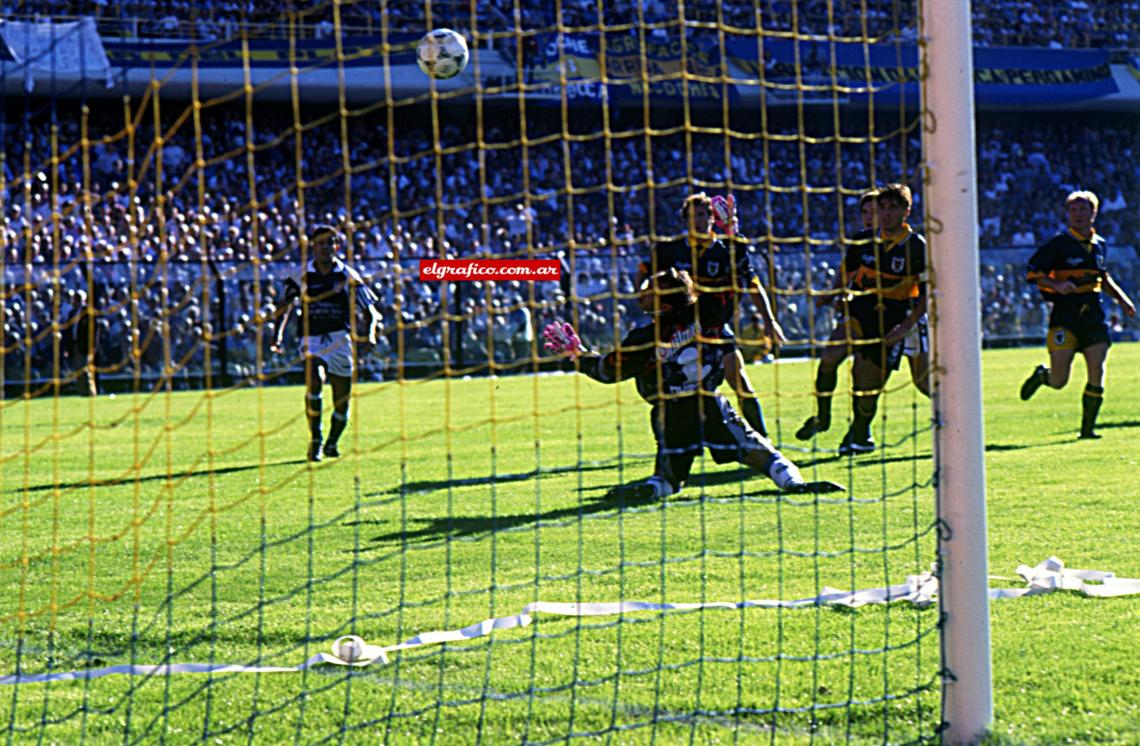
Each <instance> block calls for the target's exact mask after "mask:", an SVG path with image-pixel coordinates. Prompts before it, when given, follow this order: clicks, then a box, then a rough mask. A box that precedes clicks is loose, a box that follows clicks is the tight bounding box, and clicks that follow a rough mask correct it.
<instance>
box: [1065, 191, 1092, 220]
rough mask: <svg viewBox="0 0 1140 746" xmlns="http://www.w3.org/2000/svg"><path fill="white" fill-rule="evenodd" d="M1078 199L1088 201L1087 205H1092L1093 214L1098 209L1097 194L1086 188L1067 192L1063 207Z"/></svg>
mask: <svg viewBox="0 0 1140 746" xmlns="http://www.w3.org/2000/svg"><path fill="white" fill-rule="evenodd" d="M1079 199H1083V200H1084V201H1085V202H1088V203H1089V206H1090V207H1092V211H1093V214H1094V215H1095V214H1096V211H1097V210H1099V209H1100V200H1099V199H1097V196H1096V195H1095V194H1093V193H1092V192H1090V191H1089V190H1087V189H1084V190H1077V191H1075V192H1069V196H1068V197H1065V207H1068V206H1069V205H1070V204H1071V203H1073V202H1076V201H1077V200H1079Z"/></svg>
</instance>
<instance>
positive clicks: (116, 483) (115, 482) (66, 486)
mask: <svg viewBox="0 0 1140 746" xmlns="http://www.w3.org/2000/svg"><path fill="white" fill-rule="evenodd" d="M304 463H306V461H305V459H303V458H298V459H291V460H289V461H274V462H273V463H267V464H246V465H245V466H223V467H222V468H220V469H199V470H198V471H191V472H180V471H175V472H174V473H173V474H171V475H170V477H171V478H173V479H177V480H181V479H186V478H189V477H205V476H208V475H210V474H213V475H215V476H216V475H219V474H236V473H238V472H241V471H250V470H252V469H260V468H261V467H262V466H266V467H269V466H296V465H298V464H304ZM166 479H167V475H166V474H150V475H148V476H145V477H123V478H122V479H108V480H106V481H103V480H97V481H96V482H95V484H94V485H92V484H91V483H90V482H88V481H87V480H84V481H82V482H65V483H62V484H58V485H57V484H37V485H33V486H31V487H28V488H27V490H26V491H27V492H43V491H44V490H54V489H57V488H58V489H61V490H70V489H83V488H86V487H90V486H94V487H96V488H100V487H121V486H123V485H128V484H134V483H136V482H140V483H141V482H162V481H165V480H166ZM24 491H25V489H24V488H23V487H17V488H13V489H7V490H4V493H5V494H7V493H9V492H24Z"/></svg>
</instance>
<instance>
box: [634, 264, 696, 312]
mask: <svg viewBox="0 0 1140 746" xmlns="http://www.w3.org/2000/svg"><path fill="white" fill-rule="evenodd" d="M642 287H644V288H649V289H652V290H653V292H654V293H656V294H657V296H658V297H659V298H660V299H661V305H662V306H669V307H670V308H680V307H682V306H691V305H693V304H694V303H696V302H697V288H696V286H695V285H694V284H693V278H692V277H690V276H689V273H688V272H686V271H685V270H683V269H677V268H676V267H670V268H669V269H663V270H661V271H660V272H657V273H656V274H652V275H650V276H649V277H647V278H645V281H644V282H643V283H642ZM678 295H680V296H681V297H680V298H678V297H677V296H678Z"/></svg>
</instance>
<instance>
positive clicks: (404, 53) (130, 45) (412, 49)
mask: <svg viewBox="0 0 1140 746" xmlns="http://www.w3.org/2000/svg"><path fill="white" fill-rule="evenodd" d="M419 39H420V37H419V35H417V34H409V33H400V34H396V33H393V34H389V35H388V47H389V50H388V57H387V59H388V61H389V63H390V64H391V65H413V66H414V65H415V64H416V43H417V42H419ZM248 43H249V66H250V67H251V68H265V67H272V68H278V69H280V68H285V69H288V68H289V66H290V65H291V64H293V63H294V62H295V63H296V64H297V65H298V66H299V67H302V68H303V67H306V66H310V65H331V66H334V67H335V65H336V60H337V57H336V54H337V50H336V43H335V40H333V39H331V38H328V39H298V40H296V42H294V43H292V44H291V43H290V42H289V41H287V40H276V39H250V40H249V42H248ZM104 46H105V48H106V50H107V59H109V60H110V62H111V65H112V66H114V67H140V66H141V67H148V66H150V65H152V64H154V65H157V66H159V67H162V66H164V65H168V64H174V63H178V62H184V61H185V62H187V64H188V60H189V57H190V55H191V54H195V55H196V57H197V65H198V67H199V68H219V67H220V68H234V67H237V68H240V67H241V66H242V65H243V63H244V58H243V52H242V40H241V39H231V40H229V41H223V42H203V43H201V44H198V45H196V46H191V45H189V44H187V42H186V41H165V40H145V39H143V40H140V39H129V40H128V39H122V40H118V39H107V40H105V42H104ZM341 51H342V53H343V54H344V66H345V67H378V66H379V65H380V64H382V62H383V60H384V57H383V46H382V41H381V39H380V37H379V36H378V35H377V36H345V37H344V38H343V39H342V40H341Z"/></svg>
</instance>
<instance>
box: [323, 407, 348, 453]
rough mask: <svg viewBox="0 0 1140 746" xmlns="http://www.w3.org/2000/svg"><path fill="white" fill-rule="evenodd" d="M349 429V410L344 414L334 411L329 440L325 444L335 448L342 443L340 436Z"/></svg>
mask: <svg viewBox="0 0 1140 746" xmlns="http://www.w3.org/2000/svg"><path fill="white" fill-rule="evenodd" d="M346 427H348V410H345V412H344V414H341V413H340V412H337V411H335V410H334V411H333V413H332V424H331V425H329V439H328V440H327V441H326V442H325V444H326V445H330V446H335V445H336V444H337V442H339V441H340V435H341V433H343V432H344V429H345V428H346Z"/></svg>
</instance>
